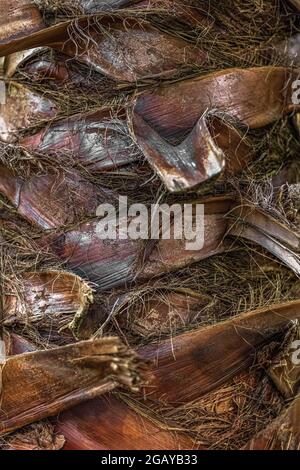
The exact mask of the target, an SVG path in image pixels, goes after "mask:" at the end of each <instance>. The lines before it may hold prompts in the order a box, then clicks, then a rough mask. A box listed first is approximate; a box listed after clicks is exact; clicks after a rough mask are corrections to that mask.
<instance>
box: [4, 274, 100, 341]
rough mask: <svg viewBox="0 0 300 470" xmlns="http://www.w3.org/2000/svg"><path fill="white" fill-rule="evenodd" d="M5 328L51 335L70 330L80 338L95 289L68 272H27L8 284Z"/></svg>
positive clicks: (5, 296) (5, 304) (5, 291)
mask: <svg viewBox="0 0 300 470" xmlns="http://www.w3.org/2000/svg"><path fill="white" fill-rule="evenodd" d="M6 284H7V286H6V287H5V288H4V299H3V310H4V316H3V325H4V326H5V327H8V326H15V325H19V326H20V325H22V326H23V331H24V329H26V328H36V327H37V326H38V327H39V328H41V329H42V330H46V331H48V333H49V332H51V330H53V329H54V330H55V331H58V332H60V330H63V329H65V328H66V327H68V328H70V329H71V330H72V331H73V332H74V334H75V336H80V335H81V334H82V333H81V332H80V329H81V328H80V327H81V324H82V321H83V319H84V316H85V315H86V314H87V311H88V308H89V305H90V303H91V302H92V301H93V293H92V289H91V287H90V286H89V285H88V284H87V283H85V282H84V281H83V280H82V279H81V278H79V277H78V276H75V275H74V274H71V273H67V272H64V271H41V272H35V273H30V272H28V273H24V275H23V276H22V277H21V278H17V279H16V278H15V279H14V278H13V279H11V280H10V282H7V283H6Z"/></svg>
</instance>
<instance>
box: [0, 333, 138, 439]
mask: <svg viewBox="0 0 300 470" xmlns="http://www.w3.org/2000/svg"><path fill="white" fill-rule="evenodd" d="M140 364H141V362H140V361H139V359H138V358H137V356H136V355H135V354H134V353H133V352H132V351H130V350H129V349H128V348H127V347H125V346H124V345H123V344H122V343H121V341H120V340H119V339H118V338H109V337H108V338H103V339H100V340H94V341H82V342H79V343H76V344H70V345H68V346H63V347H60V348H54V349H49V350H45V351H37V352H29V353H24V354H20V355H18V356H12V357H8V358H7V360H6V361H5V363H4V365H3V367H2V374H1V377H2V389H1V411H0V434H1V435H4V434H7V433H9V432H11V431H14V430H16V429H19V428H21V427H23V426H25V425H27V424H30V423H33V422H35V421H38V420H41V419H44V418H46V417H49V416H54V415H56V414H58V413H60V412H61V411H63V410H65V409H66V408H70V407H72V406H75V405H76V404H79V403H81V402H83V401H85V400H89V399H91V398H94V397H97V396H99V395H101V394H103V393H106V392H109V391H111V390H113V389H114V388H116V387H118V386H125V387H128V388H129V389H131V390H137V388H138V387H139V385H140V382H141V377H140V371H141V370H142V368H141V365H140ZM16 384H18V387H16Z"/></svg>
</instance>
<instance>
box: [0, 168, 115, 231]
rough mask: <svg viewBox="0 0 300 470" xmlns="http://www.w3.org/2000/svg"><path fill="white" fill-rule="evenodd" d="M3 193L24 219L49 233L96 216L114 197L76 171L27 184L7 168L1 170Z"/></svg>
mask: <svg viewBox="0 0 300 470" xmlns="http://www.w3.org/2000/svg"><path fill="white" fill-rule="evenodd" d="M0 192H1V193H2V194H3V195H4V196H5V197H6V198H7V199H8V200H9V201H10V202H11V203H12V204H13V205H14V206H15V207H16V209H17V210H18V213H19V214H20V215H21V216H23V217H24V218H25V219H26V220H28V221H29V222H32V223H34V224H36V225H37V226H38V227H41V228H42V229H45V230H48V229H52V228H59V227H61V226H64V225H68V224H72V223H74V222H76V221H79V220H81V218H84V217H85V218H86V217H87V216H89V215H90V216H91V215H94V214H95V211H96V209H97V207H98V205H99V204H100V203H101V202H103V199H104V198H105V196H106V197H107V196H108V194H110V195H111V192H109V191H105V189H101V188H99V187H96V186H94V185H93V184H92V183H90V182H89V181H86V180H84V178H83V177H81V176H80V174H78V173H76V172H75V171H72V170H71V171H70V172H69V173H64V172H61V171H58V172H57V173H52V174H45V175H41V176H33V177H32V178H30V179H28V180H25V181H24V180H23V179H21V178H19V177H18V176H15V175H14V173H13V172H12V171H11V170H10V169H9V168H7V167H4V166H1V167H0ZM48 204H50V207H49V206H48Z"/></svg>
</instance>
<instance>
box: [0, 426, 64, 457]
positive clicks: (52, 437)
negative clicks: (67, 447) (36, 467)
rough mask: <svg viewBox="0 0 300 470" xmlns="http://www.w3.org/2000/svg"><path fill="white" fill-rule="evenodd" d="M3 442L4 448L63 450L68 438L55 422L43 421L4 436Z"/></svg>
mask: <svg viewBox="0 0 300 470" xmlns="http://www.w3.org/2000/svg"><path fill="white" fill-rule="evenodd" d="M2 442H3V444H2V445H1V444H0V445H1V447H2V449H3V450H61V449H62V448H63V446H64V444H65V442H66V440H65V438H64V436H63V435H62V434H58V433H57V432H56V431H55V426H54V425H53V424H51V423H50V422H47V421H41V422H39V423H34V424H30V425H29V426H25V428H23V429H22V430H20V431H17V432H15V433H12V434H11V435H9V436H8V437H6V438H5V437H4V438H2ZM0 443H1V441H0Z"/></svg>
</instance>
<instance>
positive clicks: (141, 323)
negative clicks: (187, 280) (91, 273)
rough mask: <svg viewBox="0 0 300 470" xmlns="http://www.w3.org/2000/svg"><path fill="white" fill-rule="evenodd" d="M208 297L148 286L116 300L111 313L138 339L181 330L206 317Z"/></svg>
mask: <svg viewBox="0 0 300 470" xmlns="http://www.w3.org/2000/svg"><path fill="white" fill-rule="evenodd" d="M210 304H213V302H212V299H211V298H210V297H209V296H206V295H204V294H203V295H201V294H200V293H199V294H198V293H197V292H194V291H193V290H192V289H185V288H182V289H180V288H179V287H178V288H177V289H176V288H174V289H172V288H168V287H163V286H162V287H161V288H159V287H154V286H151V284H150V285H149V286H148V287H145V288H144V290H143V289H137V290H136V291H133V292H131V293H129V294H127V295H126V294H125V295H124V296H123V297H121V298H118V300H117V303H116V302H115V304H114V307H113V309H112V311H111V316H113V317H114V318H116V321H117V323H118V325H119V326H120V327H121V328H122V329H124V330H125V331H126V332H130V333H133V334H135V335H139V336H140V337H141V339H143V338H148V337H151V336H157V337H159V336H160V335H163V334H169V333H170V331H171V332H172V333H174V332H176V330H180V329H184V328H186V327H188V325H190V324H191V323H193V322H195V319H196V318H198V317H201V312H203V315H205V313H207V310H208V309H209V305H210Z"/></svg>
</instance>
